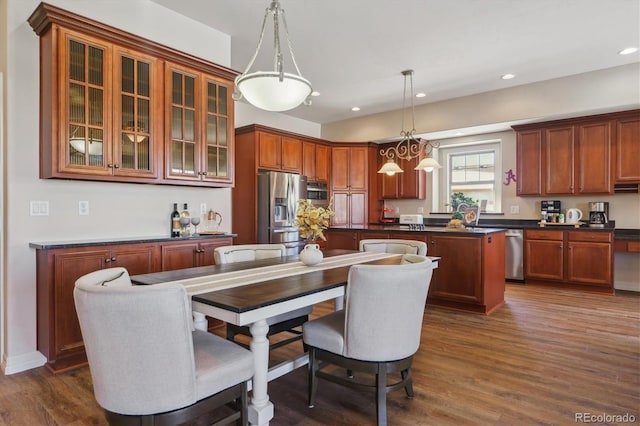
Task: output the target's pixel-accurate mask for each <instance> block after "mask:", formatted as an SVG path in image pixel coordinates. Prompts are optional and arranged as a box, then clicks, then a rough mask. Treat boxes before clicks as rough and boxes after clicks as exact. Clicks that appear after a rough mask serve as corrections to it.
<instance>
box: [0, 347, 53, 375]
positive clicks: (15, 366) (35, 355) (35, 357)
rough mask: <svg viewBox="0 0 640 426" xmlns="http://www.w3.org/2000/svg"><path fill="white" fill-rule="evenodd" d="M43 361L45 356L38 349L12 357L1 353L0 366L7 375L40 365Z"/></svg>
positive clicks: (45, 360)
mask: <svg viewBox="0 0 640 426" xmlns="http://www.w3.org/2000/svg"><path fill="white" fill-rule="evenodd" d="M45 362H47V358H45V356H44V355H42V354H41V353H40V352H38V351H33V352H30V353H28V354H22V355H18V356H12V357H7V355H6V354H2V362H1V363H0V368H1V369H2V372H3V373H4V375H5V376H8V375H10V374H15V373H20V372H22V371H26V370H31V369H32V368H38V367H41V366H43V365H44V363H45Z"/></svg>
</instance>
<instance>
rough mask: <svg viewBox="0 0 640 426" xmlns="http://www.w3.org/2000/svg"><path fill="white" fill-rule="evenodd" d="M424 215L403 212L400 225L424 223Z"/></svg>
mask: <svg viewBox="0 0 640 426" xmlns="http://www.w3.org/2000/svg"><path fill="white" fill-rule="evenodd" d="M423 219H424V218H423V217H422V215H421V214H401V215H400V220H399V222H400V225H422V223H423Z"/></svg>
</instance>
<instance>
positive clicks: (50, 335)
mask: <svg viewBox="0 0 640 426" xmlns="http://www.w3.org/2000/svg"><path fill="white" fill-rule="evenodd" d="M116 266H122V267H124V268H127V270H128V271H129V272H130V274H131V275H134V274H146V273H151V272H158V271H160V270H161V269H160V268H161V266H160V246H159V245H156V244H121V245H110V246H91V247H76V248H64V249H52V250H37V252H36V274H37V284H36V286H37V312H38V320H37V324H38V329H37V336H38V339H37V340H38V350H39V351H40V352H41V353H42V354H43V355H44V356H45V357H46V358H47V363H46V366H47V368H48V369H49V370H51V371H53V372H55V373H58V372H62V371H66V370H68V369H71V368H75V367H77V366H80V365H83V364H85V363H86V354H85V352H84V345H83V342H82V334H81V332H80V324H79V323H78V319H77V314H76V310H75V304H74V301H73V289H74V287H75V282H76V280H77V279H78V278H80V277H81V276H83V275H85V274H88V273H90V272H93V271H97V270H100V269H105V268H110V267H116Z"/></svg>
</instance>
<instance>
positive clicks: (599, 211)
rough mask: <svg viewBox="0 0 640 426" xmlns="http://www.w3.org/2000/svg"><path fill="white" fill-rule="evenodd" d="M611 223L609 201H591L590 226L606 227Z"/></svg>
mask: <svg viewBox="0 0 640 426" xmlns="http://www.w3.org/2000/svg"><path fill="white" fill-rule="evenodd" d="M607 223H609V203H607V202H604V201H593V202H590V203H589V228H604V227H605V225H606V224H607Z"/></svg>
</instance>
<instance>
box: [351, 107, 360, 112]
mask: <svg viewBox="0 0 640 426" xmlns="http://www.w3.org/2000/svg"><path fill="white" fill-rule="evenodd" d="M351 111H353V112H358V111H360V107H353V108H351Z"/></svg>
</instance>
